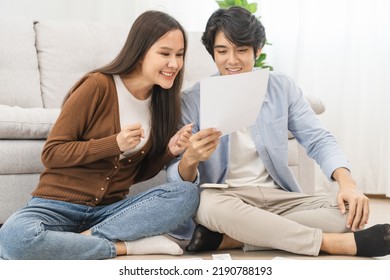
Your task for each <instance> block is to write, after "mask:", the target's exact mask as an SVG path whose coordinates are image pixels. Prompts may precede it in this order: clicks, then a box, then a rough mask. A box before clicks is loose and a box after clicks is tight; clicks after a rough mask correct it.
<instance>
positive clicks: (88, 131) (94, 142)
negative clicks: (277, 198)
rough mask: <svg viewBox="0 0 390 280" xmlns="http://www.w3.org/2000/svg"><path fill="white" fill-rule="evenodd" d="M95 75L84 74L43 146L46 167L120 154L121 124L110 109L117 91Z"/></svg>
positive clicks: (66, 165) (77, 163) (95, 159)
mask: <svg viewBox="0 0 390 280" xmlns="http://www.w3.org/2000/svg"><path fill="white" fill-rule="evenodd" d="M95 76H96V75H95ZM95 76H94V75H93V74H91V75H88V76H85V77H84V78H83V79H82V80H81V81H80V82H79V83H78V86H77V87H76V88H75V89H74V90H73V92H72V94H71V95H70V97H69V98H68V100H67V101H66V102H65V104H64V106H63V108H62V111H61V113H60V115H59V117H58V119H57V121H56V123H55V124H54V126H53V128H52V130H51V132H50V134H49V136H48V139H47V141H46V143H45V146H44V148H43V152H42V157H41V159H42V163H43V164H44V165H45V166H46V167H49V168H59V167H70V166H76V165H83V164H88V163H91V162H94V161H97V160H100V159H102V158H106V157H110V156H115V155H119V154H120V149H119V147H118V144H117V141H116V136H117V133H119V131H117V127H119V124H118V125H115V110H114V109H111V108H112V107H113V104H114V103H115V102H113V100H115V98H113V97H112V96H114V97H115V94H113V93H112V90H113V89H112V87H110V86H109V85H108V86H102V85H101V84H102V82H98V80H97V78H96V77H95ZM100 76H103V75H100ZM110 91H111V92H110ZM115 104H116V103H115Z"/></svg>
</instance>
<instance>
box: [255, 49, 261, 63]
mask: <svg viewBox="0 0 390 280" xmlns="http://www.w3.org/2000/svg"><path fill="white" fill-rule="evenodd" d="M260 54H261V49H260V48H259V49H258V50H257V51H256V60H257V59H258V58H259V56H260Z"/></svg>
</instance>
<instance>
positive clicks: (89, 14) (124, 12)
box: [0, 0, 218, 31]
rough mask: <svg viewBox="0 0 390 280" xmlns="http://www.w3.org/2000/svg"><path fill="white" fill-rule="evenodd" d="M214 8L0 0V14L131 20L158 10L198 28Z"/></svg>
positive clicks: (193, 3)
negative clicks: (146, 12) (149, 11)
mask: <svg viewBox="0 0 390 280" xmlns="http://www.w3.org/2000/svg"><path fill="white" fill-rule="evenodd" d="M217 8H218V5H217V4H216V3H215V1H213V0H0V17H27V18H30V19H34V20H48V19H49V20H83V21H92V22H103V23H112V24H129V25H130V24H131V23H132V22H133V21H134V20H135V18H136V17H137V16H138V15H139V14H141V13H142V12H144V11H146V10H150V9H156V10H161V11H164V12H167V13H169V14H171V15H172V16H174V17H175V18H176V19H177V20H179V21H180V23H182V25H183V26H184V27H185V28H186V30H187V31H201V30H203V29H204V26H205V24H206V22H207V19H208V17H209V16H210V14H211V13H212V12H213V11H214V10H215V9H217Z"/></svg>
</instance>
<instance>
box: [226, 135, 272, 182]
mask: <svg viewBox="0 0 390 280" xmlns="http://www.w3.org/2000/svg"><path fill="white" fill-rule="evenodd" d="M225 183H226V184H227V185H228V186H229V187H243V186H256V187H270V188H279V186H278V185H277V184H276V183H275V181H274V180H273V179H272V177H271V176H270V175H269V173H268V172H267V170H266V169H265V167H264V164H263V161H262V160H261V158H260V156H259V154H258V153H257V150H256V147H255V143H254V141H253V138H252V134H251V131H250V129H249V128H244V129H240V130H238V131H235V132H233V133H232V134H231V135H230V158H229V168H228V173H227V176H226V180H225Z"/></svg>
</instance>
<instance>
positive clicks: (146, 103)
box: [114, 75, 152, 157]
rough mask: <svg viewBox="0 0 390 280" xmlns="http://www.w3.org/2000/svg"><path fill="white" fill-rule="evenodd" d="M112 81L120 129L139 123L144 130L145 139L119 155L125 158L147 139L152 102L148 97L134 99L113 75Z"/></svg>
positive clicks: (118, 78) (119, 79) (140, 147)
mask: <svg viewBox="0 0 390 280" xmlns="http://www.w3.org/2000/svg"><path fill="white" fill-rule="evenodd" d="M114 81H115V86H116V91H117V93H118V103H119V120H120V124H121V128H123V127H125V126H128V125H130V124H134V123H141V125H142V128H143V129H144V136H145V137H144V138H141V142H140V143H139V144H138V145H137V146H136V147H135V148H134V149H132V150H128V151H124V153H123V154H122V155H121V157H126V156H128V155H131V154H132V153H135V152H137V151H139V150H141V149H142V147H143V146H144V145H145V144H146V141H147V140H148V138H149V134H150V122H151V114H150V102H151V100H152V96H149V98H148V99H145V100H139V99H137V98H135V97H134V95H132V94H131V92H130V91H129V90H128V89H127V88H126V86H125V85H124V83H123V81H122V79H121V78H120V77H119V75H114Z"/></svg>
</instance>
